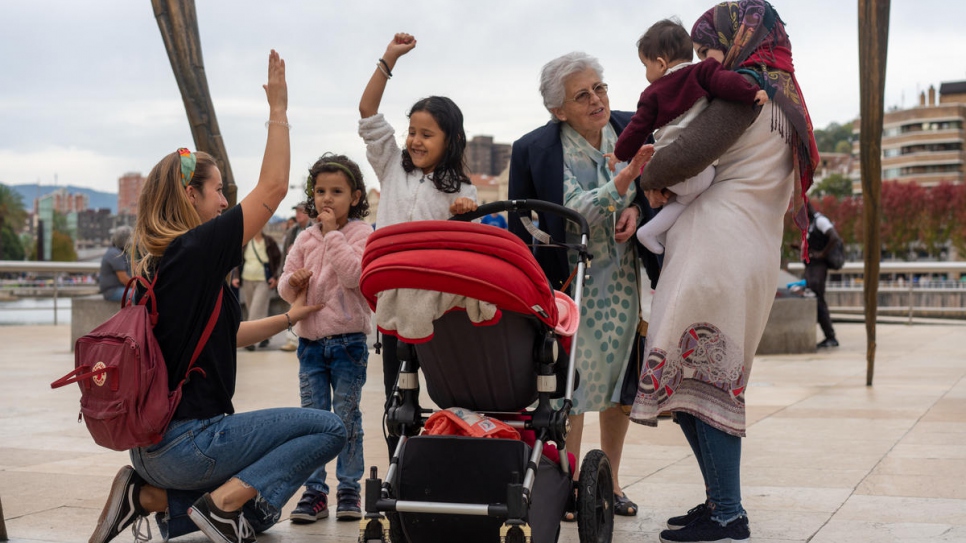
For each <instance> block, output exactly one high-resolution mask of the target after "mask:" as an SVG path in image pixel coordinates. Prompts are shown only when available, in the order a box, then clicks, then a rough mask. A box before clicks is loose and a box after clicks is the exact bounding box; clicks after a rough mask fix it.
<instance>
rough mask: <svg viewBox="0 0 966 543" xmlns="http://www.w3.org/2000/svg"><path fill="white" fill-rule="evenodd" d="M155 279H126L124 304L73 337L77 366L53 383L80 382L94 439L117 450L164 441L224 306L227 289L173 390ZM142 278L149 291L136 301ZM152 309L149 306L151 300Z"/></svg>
mask: <svg viewBox="0 0 966 543" xmlns="http://www.w3.org/2000/svg"><path fill="white" fill-rule="evenodd" d="M157 280H158V278H157V276H155V278H154V281H152V282H150V283H149V282H148V281H147V280H146V279H144V278H143V277H134V278H132V279H131V281H130V282H128V284H127V288H126V289H125V291H124V297H123V299H122V301H121V310H120V311H118V312H117V313H115V314H114V316H112V317H111V318H109V319H107V320H106V321H105V322H104V323H103V324H101V325H100V326H98V327H97V328H95V329H94V330H92V331H91V332H90V333H89V334H87V335H85V336H83V337H80V338H78V340H77V342H76V343H74V371H72V372H70V373H68V374H67V375H65V376H63V377H61V378H60V379H58V380H56V381H54V382H53V383H51V384H50V387H51V388H60V387H62V386H64V385H68V384H70V383H77V385H78V386H79V387H80V390H81V399H80V414H81V416H83V418H84V422H86V423H87V429H88V431H90V433H91V437H93V438H94V442H95V443H97V444H98V445H100V446H102V447H107V448H108V449H113V450H115V451H126V450H128V449H133V448H135V447H147V446H149V445H153V444H155V443H158V442H159V441H161V438H162V437H163V436H164V432H165V431H166V430H167V428H168V424H169V423H170V422H171V417H172V416H173V415H174V412H175V410H176V409H177V407H178V403H180V402H181V387H182V386H183V385H184V384H185V383H186V382H187V381H188V377H189V376H190V375H191V373H192V372H196V371H197V372H200V373H201V375H202V376H204V373H205V372H204V370H202V369H201V368H195V367H194V364H195V360H197V359H198V355H199V354H200V353H201V349H202V348H203V347H204V346H205V343H206V342H207V341H208V337H209V336H211V331H212V330H213V329H214V327H215V322H216V321H217V320H218V314H219V313H220V311H221V300H222V295H223V294H224V291H223V290H222V291H220V292H219V293H218V300H217V301H216V302H215V308H214V310H213V311H212V313H211V317H210V318H209V319H208V324H207V325H206V326H205V330H204V332H203V333H202V334H201V339H200V340H198V345H197V346H196V347H195V351H194V354H192V355H191V362H190V363H189V364H188V370H187V371H186V372H185V376H184V379H182V380H181V382H180V383H178V387H177V388H176V389H175V390H173V391H169V390H168V369H167V366H166V365H165V363H164V357H163V356H162V355H161V348H160V347H159V346H158V342H157V340H156V339H155V337H154V325H155V323H157V321H158V310H157V300H156V298H155V296H154V284H155V283H156V282H157ZM138 282H139V283H140V284H141V285H142V286H143V287H144V289H145V292H144V294H143V295H142V296H141V299H140V301H139V303H137V304H132V303H131V302H130V301H129V298H128V291H130V290H131V289H132V288H134V287H135V285H136V284H137V283H138ZM149 302H150V306H151V309H150V311H148V303H149Z"/></svg>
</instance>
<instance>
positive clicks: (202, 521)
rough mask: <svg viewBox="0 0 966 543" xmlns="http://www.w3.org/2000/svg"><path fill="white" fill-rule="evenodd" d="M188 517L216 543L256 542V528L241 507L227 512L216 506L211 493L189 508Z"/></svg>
mask: <svg viewBox="0 0 966 543" xmlns="http://www.w3.org/2000/svg"><path fill="white" fill-rule="evenodd" d="M188 518H190V519H191V522H194V523H195V525H196V526H198V528H200V529H201V531H202V532H203V533H204V534H205V535H206V536H208V539H210V540H212V541H214V542H215V543H255V530H253V529H252V527H251V525H250V524H248V520H246V519H245V515H243V514H242V512H241V509H239V510H238V511H231V512H226V511H222V510H220V509H218V508H217V507H215V504H214V503H213V502H212V501H211V494H210V493H205V495H204V496H202V497H200V498H198V501H196V502H195V503H194V505H192V506H191V507H189V508H188Z"/></svg>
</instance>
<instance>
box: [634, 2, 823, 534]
mask: <svg viewBox="0 0 966 543" xmlns="http://www.w3.org/2000/svg"><path fill="white" fill-rule="evenodd" d="M691 40H692V41H693V42H694V47H695V50H696V52H697V56H698V58H700V59H702V60H703V59H705V58H715V59H717V60H718V61H719V62H720V63H721V65H722V66H723V67H724V68H725V69H728V70H738V69H742V70H743V71H744V70H748V71H750V72H752V74H750V75H749V77H752V78H754V79H757V80H758V81H760V82H761V84H762V85H763V86H764V85H769V86H771V87H772V89H771V90H770V91H769V92H768V94H769V95H770V96H771V100H770V102H769V103H768V104H766V105H765V107H764V108H761V107H758V106H751V105H748V104H740V103H736V102H729V101H727V100H713V101H712V102H711V104H710V105H709V106H708V107H707V108H706V109H705V110H704V111H703V112H701V113H700V114H699V115H698V116H697V117H696V118H695V119H694V120H693V121H691V123H690V124H689V125H688V126H687V127H686V128H685V129H684V130H683V131H682V133H681V135H680V136H679V137H678V138H677V139H675V140H674V141H673V142H671V143H670V144H669V145H668V146H667V147H664V148H663V149H661V151H660V152H658V153H655V154H654V157H653V159H652V160H651V161H650V162H649V163H648V164H647V166H645V167H644V170H643V171H642V173H641V188H643V189H644V190H646V191H648V199H649V200H650V201H651V203H652V204H654V205H660V204H663V203H665V202H666V199H667V196H668V193H667V192H666V191H664V190H663V189H665V188H666V187H668V186H670V185H674V184H677V183H680V182H682V181H684V180H685V179H688V178H691V177H694V175H696V174H697V173H699V172H700V171H701V170H704V169H705V168H707V167H708V166H709V165H710V164H712V163H713V162H714V161H715V160H717V162H718V164H717V166H716V167H715V177H714V182H713V183H712V184H711V186H710V187H709V188H708V189H707V190H706V191H705V193H704V195H702V196H701V197H700V198H697V199H696V200H694V202H692V203H691V204H690V205H688V206H687V207H686V208H685V209H684V210H683V212H682V213H681V216H680V218H679V219H678V220H677V221H676V222H675V223H674V224H673V225H672V226H671V229H670V230H668V232H667V243H666V245H665V251H666V252H665V259H664V268H663V269H662V270H661V280H660V282H658V285H657V289H656V290H655V292H654V300H653V302H652V306H651V307H652V311H651V322H650V328H649V329H648V335H647V345H646V353H647V354H646V356H647V358H646V359H645V360H644V364H643V367H642V375H641V379H640V381H639V384H638V394H637V398H636V399H635V401H634V406H633V408H632V410H631V420H633V421H635V422H638V423H641V424H646V425H649V426H656V425H657V424H658V420H657V419H658V415H659V414H660V413H661V412H662V411H666V410H670V411H671V412H672V413H673V416H674V419H675V422H677V423H678V425H679V426H680V428H681V431H682V432H683V433H684V437H685V438H686V439H687V442H688V444H689V445H690V446H691V450H692V452H693V453H694V457H695V459H696V460H697V467H698V469H699V470H700V472H701V476H702V479H703V482H704V492H703V493H702V494H703V495H702V502H701V503H700V504H699V505H698V506H696V507H694V508H692V509H691V510H690V511H688V512H687V513H686V514H684V515H680V516H676V517H672V518H670V519H668V520H667V527H668V529H667V530H664V531H662V532H661V533H660V539H661V541H662V542H689V543H694V542H711V541H745V540H747V539H749V538H750V537H751V529H750V525H749V520H748V513H747V512H746V511H745V509H744V507H742V500H741V477H740V466H741V448H742V438H744V437H745V435H746V425H747V423H746V416H745V411H746V402H745V394H746V393H747V391H748V384H749V383H750V381H751V371H752V365H753V362H754V359H755V351H756V350H757V348H758V344H759V342H760V341H761V337H762V333H763V332H764V330H765V324H766V323H767V321H768V314H769V312H770V310H771V307H772V304H773V302H774V300H775V291H776V289H777V286H778V274H777V273H776V270H778V269H779V266H780V259H781V250H780V249H781V244H782V232H783V230H784V217H785V212H786V210H787V209H788V208H789V204H790V203H794V204H795V206H794V208H795V209H796V210H797V211H800V215H799V216H798V217H797V218H798V219H799V220H797V221H796V222H797V224H799V225H800V226H801V227H803V228H804V226H805V224H804V223H805V220H807V218H806V214H805V211H804V207H803V202H802V197H803V196H802V195H804V194H805V193H806V192H807V191H808V188H809V187H810V186H811V184H812V178H813V175H814V172H815V166H816V164H817V163H818V152H817V150H816V146H815V138H814V136H813V133H812V123H811V120H810V118H809V115H808V110H807V109H806V107H805V100H804V98H803V96H802V92H801V89H800V87H799V86H798V82H797V81H796V79H795V72H794V68H793V66H794V65H793V63H792V47H791V43H790V42H789V40H788V34H787V33H786V32H785V24H784V22H783V21H782V20H781V18H780V17H779V16H778V13H777V12H776V11H775V9H774V8H773V7H772V6H771V5H770V4H769V3H768V2H766V1H764V0H740V1H737V2H722V3H720V4H718V5H717V6H715V7H713V8H711V9H709V10H708V11H706V12H705V13H704V14H703V15H702V16H701V17H700V18H699V19H698V20H697V21H696V22H695V24H694V26H693V27H692V29H691ZM793 195H794V196H793ZM735 255H741V257H740V258H735ZM722 262H728V265H727V266H723V265H722V264H721V263H722Z"/></svg>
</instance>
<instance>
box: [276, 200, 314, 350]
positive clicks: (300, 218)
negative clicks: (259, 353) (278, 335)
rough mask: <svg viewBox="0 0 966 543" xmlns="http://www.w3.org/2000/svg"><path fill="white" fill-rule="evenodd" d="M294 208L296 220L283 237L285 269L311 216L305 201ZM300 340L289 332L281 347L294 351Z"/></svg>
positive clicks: (283, 265)
mask: <svg viewBox="0 0 966 543" xmlns="http://www.w3.org/2000/svg"><path fill="white" fill-rule="evenodd" d="M292 209H294V210H295V220H294V224H293V225H292V226H291V227H289V229H288V230H286V231H285V238H284V239H282V266H281V268H282V269H283V270H284V269H285V260H286V258H288V252H289V250H291V249H292V245H293V244H294V243H295V238H297V237H298V235H299V234H301V233H302V232H303V231H304V230H305V229H306V228H307V227H308V225H309V216H308V215H307V214H306V213H305V203H304V202H300V203H299V204H297V205H295V206H294V207H293V208H292ZM298 346H299V342H298V336H296V335H295V334H293V333H292V332H287V334H286V338H285V345H282V346H281V347H280V349H281V350H283V351H287V352H292V351H294V350H295V349H298Z"/></svg>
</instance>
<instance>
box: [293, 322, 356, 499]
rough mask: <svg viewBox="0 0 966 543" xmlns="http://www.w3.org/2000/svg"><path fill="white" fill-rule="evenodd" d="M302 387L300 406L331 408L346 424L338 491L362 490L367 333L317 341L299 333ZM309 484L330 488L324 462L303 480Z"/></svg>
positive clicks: (338, 463)
mask: <svg viewBox="0 0 966 543" xmlns="http://www.w3.org/2000/svg"><path fill="white" fill-rule="evenodd" d="M298 357H299V389H300V394H301V396H302V407H309V408H312V409H322V410H324V411H330V410H331V411H332V412H333V413H335V414H336V415H338V417H339V419H341V420H342V423H343V424H345V430H346V444H345V448H344V449H342V452H340V453H339V459H338V461H337V462H336V466H335V475H336V478H337V479H339V490H353V491H355V492H356V493H358V492H359V490H360V489H361V485H360V484H359V481H360V480H361V479H362V475H363V473H364V472H365V462H364V460H363V457H362V437H363V431H362V411H360V410H359V401H360V400H361V398H362V385H364V384H366V366H367V365H368V362H369V348H368V347H367V346H366V335H365V334H363V333H355V334H341V335H338V336H329V337H324V338H322V339H319V340H314V341H313V340H308V339H305V338H299V348H298ZM305 487H306V488H310V489H312V490H317V491H321V492H324V493H326V494H328V493H329V485H328V484H326V482H325V465H322V466H321V467H319V469H317V470H315V472H314V473H312V475H311V476H310V477H309V478H308V480H307V481H306V482H305Z"/></svg>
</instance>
